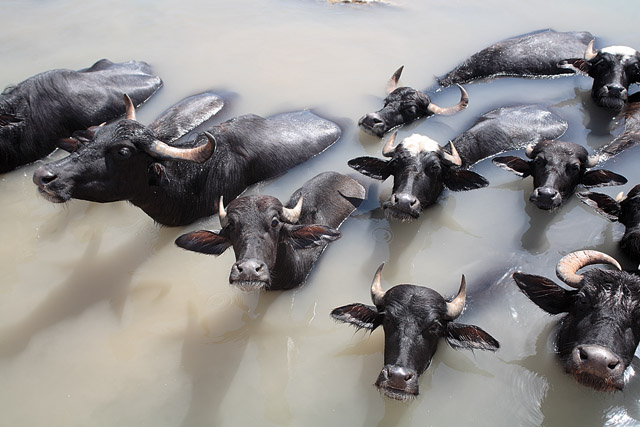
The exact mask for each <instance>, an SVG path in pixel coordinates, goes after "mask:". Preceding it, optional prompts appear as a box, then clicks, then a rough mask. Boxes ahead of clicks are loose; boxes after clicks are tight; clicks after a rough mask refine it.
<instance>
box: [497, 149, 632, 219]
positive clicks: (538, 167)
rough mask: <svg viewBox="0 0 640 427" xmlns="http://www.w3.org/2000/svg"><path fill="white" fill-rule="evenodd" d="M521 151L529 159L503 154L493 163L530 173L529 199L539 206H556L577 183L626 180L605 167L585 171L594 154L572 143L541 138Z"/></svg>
mask: <svg viewBox="0 0 640 427" xmlns="http://www.w3.org/2000/svg"><path fill="white" fill-rule="evenodd" d="M525 154H526V156H527V157H528V158H529V159H530V160H529V161H526V160H524V159H521V158H520V157H516V156H504V157H496V158H495V159H493V163H494V164H496V165H497V166H499V167H501V168H503V169H506V170H508V171H511V172H513V173H515V174H516V175H518V176H520V177H523V178H526V177H527V176H532V177H533V187H534V189H533V191H532V192H531V195H530V196H529V200H531V201H532V202H533V203H534V204H535V205H536V206H537V207H539V208H540V209H545V210H551V209H554V208H557V207H559V206H560V205H561V204H562V202H563V201H565V200H566V199H567V198H568V197H569V196H571V194H573V191H574V190H575V188H576V187H577V186H578V185H579V184H582V185H583V186H584V187H587V188H589V187H597V186H604V185H620V184H624V183H626V182H627V179H626V178H625V177H623V176H621V175H618V174H616V173H614V172H611V171H608V170H604V169H593V170H587V169H590V168H592V167H594V166H595V165H596V164H597V163H598V156H597V155H592V156H589V153H588V152H587V150H586V149H585V148H584V147H583V146H581V145H578V144H574V143H573V142H566V141H542V142H539V143H538V144H536V145H535V146H534V145H529V146H528V147H527V149H526V151H525Z"/></svg>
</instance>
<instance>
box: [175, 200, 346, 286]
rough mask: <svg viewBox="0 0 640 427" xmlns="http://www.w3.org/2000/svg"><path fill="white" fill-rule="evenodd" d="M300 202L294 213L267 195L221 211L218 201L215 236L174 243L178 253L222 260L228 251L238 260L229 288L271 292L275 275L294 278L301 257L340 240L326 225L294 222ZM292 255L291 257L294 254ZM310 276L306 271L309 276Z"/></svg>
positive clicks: (237, 202)
mask: <svg viewBox="0 0 640 427" xmlns="http://www.w3.org/2000/svg"><path fill="white" fill-rule="evenodd" d="M302 203H303V198H302V197H300V199H298V203H297V204H296V205H295V206H294V207H293V208H286V207H284V206H283V205H282V203H281V202H280V200H278V199H277V198H275V197H272V196H267V195H253V196H244V197H239V198H237V199H234V200H232V201H231V203H229V206H227V208H226V209H225V207H224V205H223V201H222V198H221V199H220V203H219V204H218V206H219V207H220V213H219V216H220V225H222V229H221V230H219V231H207V230H200V231H195V232H192V233H187V234H183V235H182V236H180V237H178V239H177V240H176V244H177V245H178V246H180V247H181V248H184V249H188V250H191V251H194V252H201V253H204V254H210V255H220V254H221V253H223V252H224V251H225V250H226V249H227V248H229V247H230V246H232V247H233V251H234V252H235V255H236V262H235V264H233V267H232V268H231V274H230V275H229V283H230V284H232V285H235V286H238V287H239V288H240V289H243V290H260V289H267V290H268V289H270V288H271V287H272V283H273V282H274V281H275V279H276V278H277V279H279V280H281V279H282V278H281V277H276V276H277V275H291V276H295V275H297V271H296V270H298V269H304V267H305V266H303V265H300V264H301V263H300V262H297V261H299V258H301V257H304V255H303V254H302V253H301V252H300V251H302V250H304V249H309V248H314V247H319V246H326V244H327V243H328V242H329V241H333V240H336V239H338V238H339V237H340V232H338V231H337V230H335V229H333V228H331V227H328V226H325V225H318V224H312V225H303V224H299V223H298V220H299V218H300V214H301V212H302ZM292 251H293V252H292ZM307 272H308V271H307Z"/></svg>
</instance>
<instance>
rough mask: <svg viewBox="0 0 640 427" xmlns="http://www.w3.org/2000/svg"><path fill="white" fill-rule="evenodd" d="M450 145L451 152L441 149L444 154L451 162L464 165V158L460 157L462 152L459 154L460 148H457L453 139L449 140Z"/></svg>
mask: <svg viewBox="0 0 640 427" xmlns="http://www.w3.org/2000/svg"><path fill="white" fill-rule="evenodd" d="M449 145H451V154H449V153H447V152H446V151H444V150H441V151H442V156H443V157H444V159H445V160H446V161H448V162H450V163H451V164H454V165H456V166H462V159H461V158H460V154H458V150H456V147H455V145H453V141H449Z"/></svg>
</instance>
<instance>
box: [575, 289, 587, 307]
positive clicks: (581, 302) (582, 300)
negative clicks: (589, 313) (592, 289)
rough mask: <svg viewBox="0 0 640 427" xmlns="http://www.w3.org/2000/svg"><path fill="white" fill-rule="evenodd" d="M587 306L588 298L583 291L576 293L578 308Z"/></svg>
mask: <svg viewBox="0 0 640 427" xmlns="http://www.w3.org/2000/svg"><path fill="white" fill-rule="evenodd" d="M588 306H589V298H587V296H586V295H585V294H583V293H579V294H577V295H576V307H577V308H578V309H585V308H587V307H588Z"/></svg>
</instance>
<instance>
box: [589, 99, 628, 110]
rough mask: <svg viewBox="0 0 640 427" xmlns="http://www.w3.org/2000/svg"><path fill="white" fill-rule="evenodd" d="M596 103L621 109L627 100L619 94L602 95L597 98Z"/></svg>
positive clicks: (613, 108)
mask: <svg viewBox="0 0 640 427" xmlns="http://www.w3.org/2000/svg"><path fill="white" fill-rule="evenodd" d="M596 103H597V104H598V105H599V106H601V107H604V108H608V109H610V110H615V111H620V110H622V108H623V107H624V105H625V103H626V100H625V99H624V98H620V97H617V96H600V97H598V98H596Z"/></svg>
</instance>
